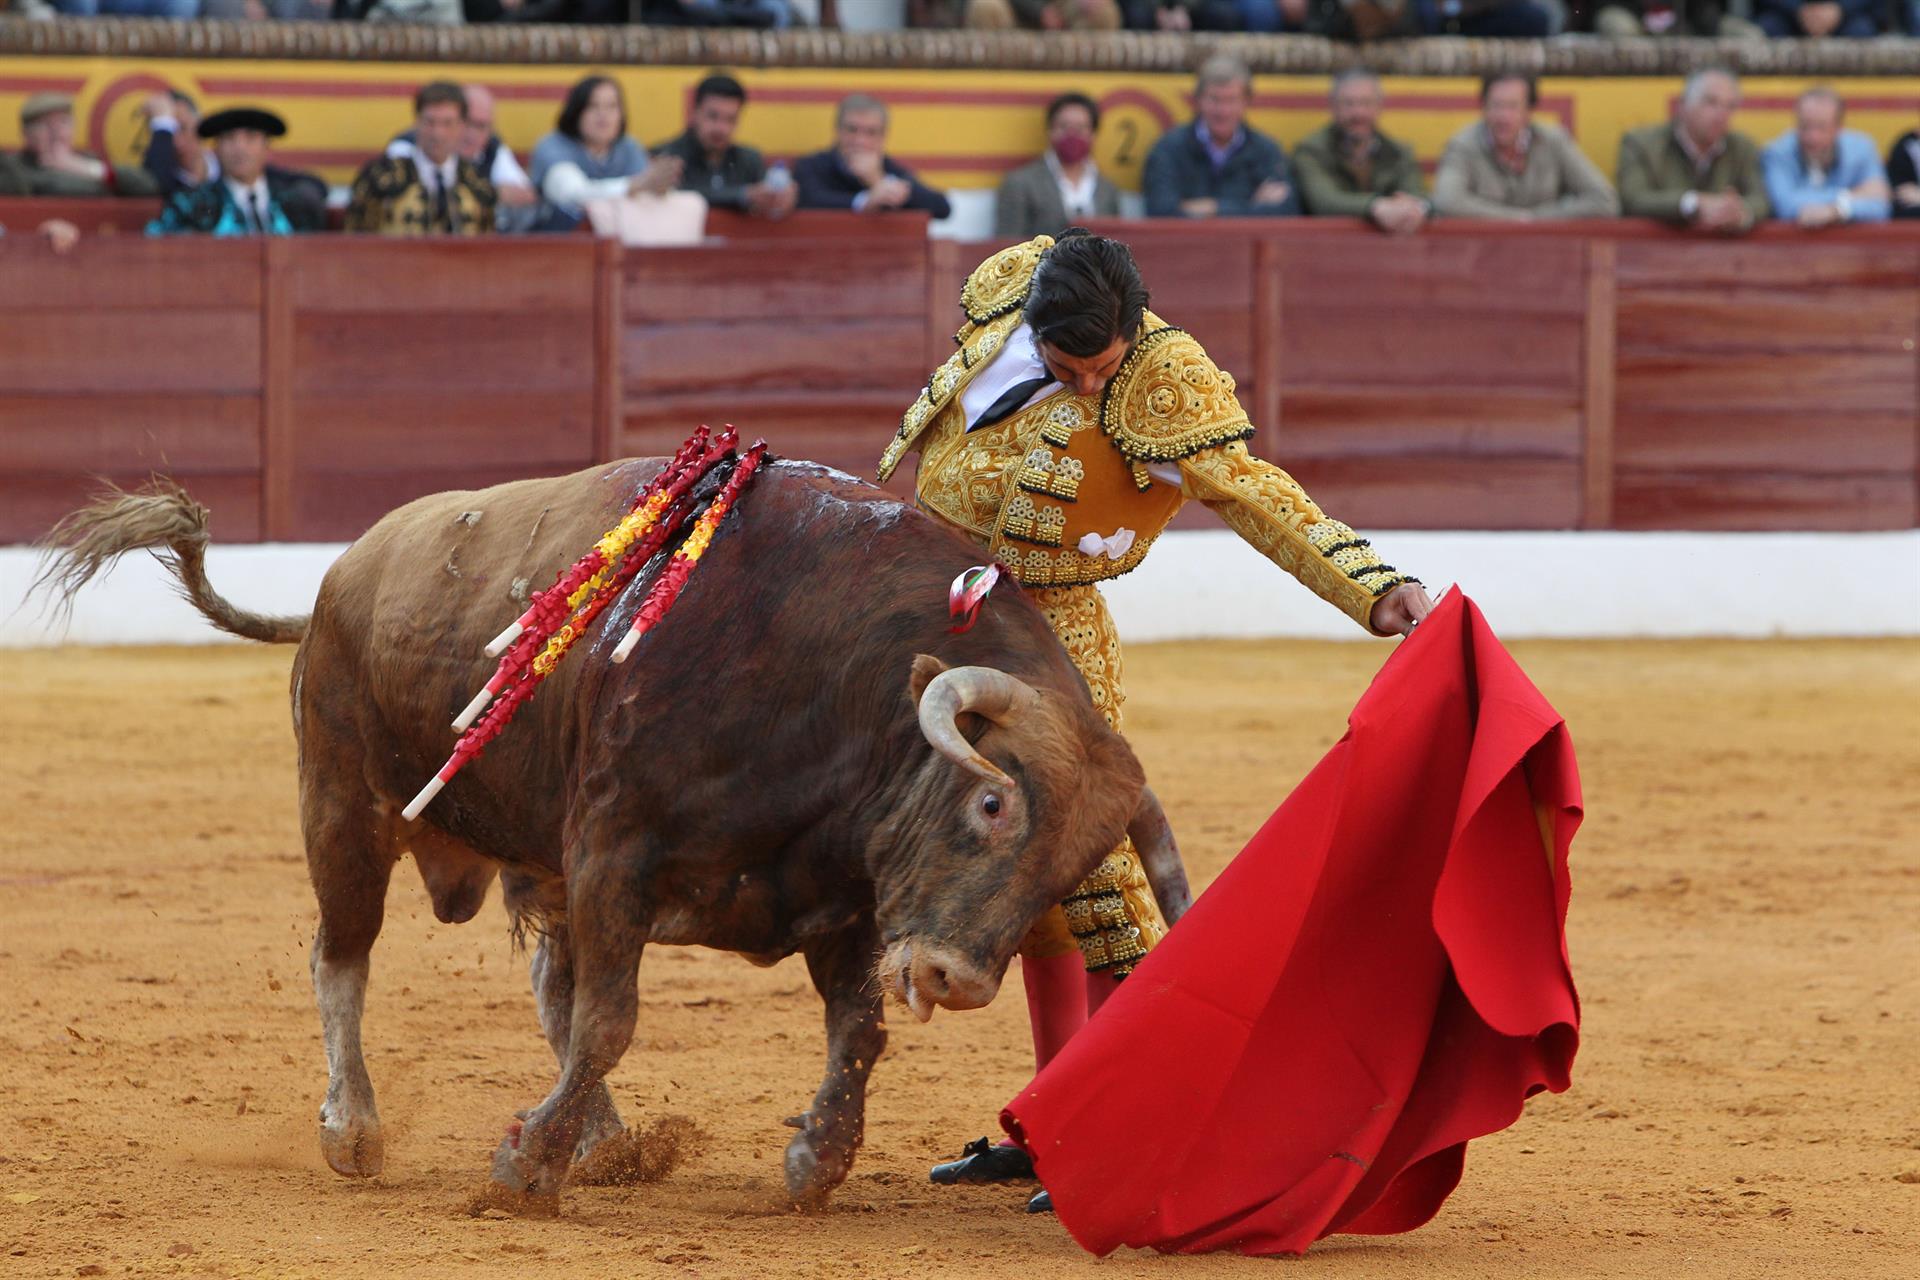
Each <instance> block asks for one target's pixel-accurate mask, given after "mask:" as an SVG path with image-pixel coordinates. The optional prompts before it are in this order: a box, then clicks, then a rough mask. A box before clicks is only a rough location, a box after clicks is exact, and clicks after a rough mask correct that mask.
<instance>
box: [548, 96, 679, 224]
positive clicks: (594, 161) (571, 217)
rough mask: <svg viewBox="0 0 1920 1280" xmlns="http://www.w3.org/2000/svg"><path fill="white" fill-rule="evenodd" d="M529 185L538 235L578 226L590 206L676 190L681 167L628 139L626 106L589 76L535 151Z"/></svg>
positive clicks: (622, 100)
mask: <svg viewBox="0 0 1920 1280" xmlns="http://www.w3.org/2000/svg"><path fill="white" fill-rule="evenodd" d="M533 185H534V187H535V189H537V190H538V191H539V192H540V199H541V210H540V218H539V221H537V222H536V223H535V224H534V230H536V231H568V230H571V229H572V228H574V227H577V226H579V225H580V220H581V218H582V217H584V216H585V212H586V206H587V202H588V201H590V200H619V199H623V198H625V197H626V196H629V195H638V194H640V193H642V192H645V193H649V194H652V195H664V194H665V193H666V192H669V191H672V190H673V189H674V188H675V187H677V186H679V185H680V161H679V160H678V159H677V158H675V157H672V156H662V157H661V158H660V159H659V160H657V161H655V162H653V163H651V164H649V163H648V162H647V151H646V148H645V147H642V146H641V145H640V144H639V143H637V142H635V141H634V140H633V138H632V137H631V136H630V135H629V134H628V133H627V100H626V97H625V95H623V94H622V93H621V92H620V86H619V85H618V84H615V83H614V82H613V81H612V80H611V79H609V78H608V77H606V76H588V77H586V78H585V79H584V80H582V81H580V82H579V83H578V84H576V85H574V86H573V88H571V89H569V90H567V100H566V102H565V103H564V104H563V105H562V106H561V108H560V120H559V122H558V123H557V124H556V125H555V126H554V131H553V132H552V133H550V134H548V135H547V136H546V137H544V138H542V139H540V141H539V143H538V144H537V145H536V146H535V147H534V148H533Z"/></svg>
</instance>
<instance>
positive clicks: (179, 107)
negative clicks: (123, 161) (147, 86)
mask: <svg viewBox="0 0 1920 1280" xmlns="http://www.w3.org/2000/svg"><path fill="white" fill-rule="evenodd" d="M140 115H141V118H142V119H143V120H145V121H146V125H147V145H146V148H145V149H144V150H143V151H142V152H141V156H140V167H141V168H143V169H145V170H146V171H147V175H148V176H149V177H151V178H152V179H153V180H154V182H155V183H156V184H158V185H159V188H160V195H161V198H162V199H166V200H171V199H173V197H174V196H176V195H178V194H180V193H181V192H182V191H191V190H193V188H195V187H197V186H199V185H200V184H201V183H203V182H205V181H207V179H209V178H217V177H219V176H220V162H219V161H218V160H216V159H215V158H214V155H213V152H212V150H211V149H209V148H207V147H203V146H201V145H200V135H199V133H198V132H196V130H197V129H198V128H199V125H200V108H199V105H198V104H197V103H195V102H194V100H193V99H192V98H190V97H188V96H187V95H186V94H184V93H181V92H180V91H179V90H178V89H170V90H168V91H167V92H165V93H156V94H153V95H151V96H150V97H148V98H147V100H146V101H145V102H143V103H142V104H141V105H140Z"/></svg>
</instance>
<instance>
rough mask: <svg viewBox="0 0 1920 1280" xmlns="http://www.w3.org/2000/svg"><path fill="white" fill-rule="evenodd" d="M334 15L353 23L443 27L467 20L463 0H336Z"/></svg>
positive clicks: (334, 1) (334, 2) (456, 24)
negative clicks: (462, 5)
mask: <svg viewBox="0 0 1920 1280" xmlns="http://www.w3.org/2000/svg"><path fill="white" fill-rule="evenodd" d="M333 16H334V18H335V19H338V20H343V21H350V22H420V23H430V24H433V25H436V26H443V27H445V26H458V25H459V24H460V23H462V22H464V21H465V20H466V15H465V13H464V12H463V11H462V9H461V6H460V0H333Z"/></svg>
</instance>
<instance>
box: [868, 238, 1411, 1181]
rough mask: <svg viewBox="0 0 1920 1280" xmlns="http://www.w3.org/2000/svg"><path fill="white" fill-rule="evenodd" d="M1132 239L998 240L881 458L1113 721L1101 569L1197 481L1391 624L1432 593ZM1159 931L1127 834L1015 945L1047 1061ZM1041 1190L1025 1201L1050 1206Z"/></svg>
mask: <svg viewBox="0 0 1920 1280" xmlns="http://www.w3.org/2000/svg"><path fill="white" fill-rule="evenodd" d="M1146 304H1147V290H1146V286H1145V284H1144V282H1143V281H1142V280H1141V278H1140V273H1139V269H1138V267H1137V266H1136V265H1135V264H1134V261H1133V255H1132V254H1131V252H1129V251H1128V249H1127V247H1126V246H1125V245H1123V244H1121V243H1119V242H1117V241H1114V240H1111V239H1107V238H1106V237H1103V236H1096V235H1092V234H1089V233H1088V232H1086V231H1084V230H1080V229H1078V228H1075V229H1072V230H1069V231H1067V232H1066V233H1064V234H1063V235H1062V236H1061V238H1060V239H1059V241H1057V242H1056V241H1055V240H1053V239H1052V238H1050V237H1048V236H1040V237H1037V238H1036V239H1033V240H1030V241H1028V242H1026V243H1025V244H1020V245H1015V246H1014V247H1012V248H1010V249H1006V250H1003V251H1002V252H1000V253H996V254H994V255H993V256H992V257H990V258H988V259H987V260H986V261H985V262H983V263H982V264H980V266H979V267H978V268H976V269H975V270H974V272H973V273H972V274H971V275H970V276H969V277H968V278H967V282H966V285H965V287H964V288H963V289H962V290H961V293H960V306H961V309H962V310H963V311H964V312H965V321H964V322H963V323H962V325H961V327H960V331H959V333H958V334H957V335H956V336H955V342H956V346H957V350H955V351H954V353H953V354H952V355H951V356H949V357H948V358H947V360H946V362H945V363H943V364H942V365H941V366H940V367H939V368H937V369H935V370H934V371H933V375H932V377H930V378H929V379H928V380H927V385H926V388H925V390H923V391H922V392H921V393H920V396H919V398H918V399H916V400H915V401H914V402H913V405H912V407H910V408H909V409H908V410H907V412H906V416H905V417H904V418H903V419H902V420H901V423H900V429H899V432H898V434H897V435H896V436H895V438H894V439H893V440H892V442H890V443H889V444H888V446H887V449H886V452H885V454H884V455H882V457H881V459H880V465H879V476H880V478H881V479H882V480H885V479H887V478H888V477H889V476H891V475H892V474H893V471H894V469H895V468H896V467H898V466H899V464H900V462H901V460H902V459H903V458H905V457H906V455H907V454H908V453H911V452H918V453H919V455H920V469H919V474H918V477H917V479H916V482H915V487H916V490H917V495H918V500H919V504H920V506H921V507H922V508H924V509H925V510H926V511H928V512H930V513H931V514H932V515H934V516H935V517H936V518H938V519H940V520H942V521H944V522H945V523H946V524H948V525H950V526H951V527H952V528H953V529H955V530H956V531H958V532H959V533H960V534H962V535H963V536H965V537H966V538H968V539H970V540H971V541H973V542H976V543H978V544H979V545H980V546H981V547H982V548H983V550H984V551H985V552H986V553H987V555H988V556H989V557H991V558H992V559H993V560H995V561H997V562H998V563H999V564H1000V565H1001V566H1003V567H1004V569H1005V570H1006V571H1007V572H1008V573H1010V574H1011V576H1012V577H1013V578H1014V579H1015V580H1016V581H1017V582H1018V583H1019V585H1020V588H1021V589H1022V590H1024V591H1026V592H1027V593H1028V594H1029V595H1030V596H1031V597H1032V598H1033V600H1034V601H1035V603H1037V604H1038V605H1039V606H1040V608H1041V610H1042V612H1044V613H1045V615H1046V617H1047V620H1048V622H1049V623H1051V624H1052V626H1053V630H1054V634H1055V635H1057V636H1059V638H1060V642H1061V644H1063V645H1064V646H1065V647H1066V650H1067V652H1068V654H1069V655H1071V657H1072V659H1073V662H1074V665H1075V666H1076V667H1078V668H1079V670H1080V674H1081V675H1082V676H1084V677H1085V678H1086V681H1087V688H1088V690H1089V691H1090V692H1091V693H1092V695H1093V701H1094V705H1095V706H1096V707H1098V708H1099V709H1100V711H1101V712H1102V713H1103V714H1104V715H1105V716H1106V718H1107V721H1108V722H1109V723H1110V724H1111V725H1112V726H1113V727H1114V729H1115V730H1119V729H1121V711H1122V707H1123V705H1124V703H1125V700H1126V692H1125V688H1124V686H1123V685H1122V683H1121V669H1120V642H1119V637H1118V635H1117V633H1116V632H1115V630H1114V625H1113V619H1112V618H1111V616H1110V615H1109V614H1108V612H1107V608H1106V604H1105V602H1104V601H1103V600H1102V599H1101V596H1100V592H1099V589H1098V587H1097V585H1096V584H1098V583H1100V582H1103V581H1105V580H1107V579H1109V578H1117V577H1119V576H1120V575H1121V574H1124V573H1126V572H1128V571H1129V570H1131V569H1133V568H1135V567H1136V566H1138V565H1139V564H1140V562H1141V561H1142V560H1144V559H1145V558H1146V556H1147V553H1148V552H1149V551H1150V550H1151V549H1152V547H1153V544H1154V541H1155V539H1157V538H1158V537H1159V536H1160V534H1161V532H1162V531H1163V530H1165V529H1166V527H1167V525H1168V523H1169V522H1170V521H1171V520H1172V519H1173V517H1174V514H1175V513H1176V512H1177V511H1179V509H1180V508H1181V506H1183V505H1184V504H1185V503H1187V502H1188V501H1198V502H1202V503H1205V504H1206V505H1207V507H1208V508H1209V509H1211V510H1212V511H1213V512H1214V513H1215V514H1217V515H1218V516H1219V517H1220V518H1221V519H1222V520H1223V521H1225V522H1226V524H1227V526H1228V527H1229V528H1231V529H1233V530H1234V532H1236V533H1238V534H1239V535H1240V536H1241V537H1242V538H1244V539H1245V540H1246V541H1247V542H1249V543H1251V544H1252V545H1253V546H1254V547H1255V548H1256V549H1257V550H1259V551H1260V552H1261V553H1262V554H1264V555H1265V556H1266V557H1267V558H1268V559H1270V560H1272V561H1273V562H1274V563H1275V564H1277V565H1279V566H1280V567H1281V568H1282V569H1285V570H1286V571H1287V572H1288V573H1290V574H1292V575H1293V576H1294V577H1295V578H1297V579H1299V580H1300V582H1301V583H1302V584H1304V585H1305V586H1306V587H1307V588H1308V589H1310V590H1311V591H1313V593H1314V594H1315V595H1318V596H1319V597H1320V598H1321V599H1323V600H1326V601H1327V602H1328V603H1330V604H1332V605H1333V606H1334V607H1335V608H1337V609H1339V610H1340V611H1341V612H1343V613H1345V614H1347V615H1348V616H1349V617H1351V618H1352V619H1353V620H1354V621H1355V622H1357V623H1359V624H1360V625H1361V626H1363V627H1366V628H1367V629H1368V630H1369V631H1371V632H1373V633H1374V634H1377V635H1390V634H1395V633H1404V632H1405V631H1407V630H1409V629H1411V627H1412V626H1413V625H1414V624H1415V623H1416V622H1418V620H1419V619H1420V618H1421V617H1422V616H1424V615H1425V614H1426V612H1427V610H1428V609H1429V608H1431V601H1430V600H1429V599H1428V597H1427V594H1426V592H1425V590H1424V589H1423V588H1422V587H1421V586H1420V584H1419V582H1418V580H1417V579H1414V578H1411V577H1409V576H1408V575H1406V574H1404V573H1401V572H1400V571H1399V570H1397V569H1395V568H1394V567H1393V566H1392V565H1389V564H1385V563H1383V562H1382V560H1381V558H1380V556H1379V555H1378V554H1376V553H1375V551H1374V549H1373V547H1372V546H1371V545H1370V544H1369V543H1368V541H1367V540H1366V539H1365V538H1362V537H1360V536H1358V535H1357V534H1355V533H1354V531H1353V530H1352V529H1351V528H1349V527H1348V526H1347V525H1345V524H1342V523H1341V522H1340V521H1338V520H1335V519H1333V518H1332V517H1330V516H1328V515H1326V514H1324V513H1323V512H1322V511H1321V510H1320V508H1319V507H1317V506H1315V505H1314V503H1313V500H1312V499H1311V498H1309V497H1308V496H1307V494H1306V492H1305V491H1304V490H1303V489H1301V487H1300V486H1299V485H1298V484H1297V483H1295V481H1294V480H1293V478H1292V477H1291V476H1289V475H1288V474H1287V473H1286V472H1285V471H1282V470H1281V469H1280V468H1278V467H1276V466H1274V465H1272V464H1271V463H1268V462H1265V461H1262V460H1261V459H1260V458H1257V457H1255V456H1254V455H1253V454H1251V453H1250V452H1248V450H1247V445H1246V441H1247V440H1248V438H1250V437H1251V436H1252V435H1253V433H1254V427H1253V424H1252V422H1250V421H1249V420H1248V418H1247V414H1246V411H1245V410H1244V409H1242V408H1241V406H1240V402H1239V401H1238V400H1237V399H1236V398H1235V397H1234V382H1233V378H1232V376H1231V375H1230V374H1228V373H1227V372H1226V371H1225V370H1223V369H1221V368H1219V367H1217V366H1216V365H1215V364H1214V363H1213V361H1212V360H1210V359H1208V358H1207V353H1206V352H1205V351H1204V350H1202V349H1201V346H1200V344H1199V342H1197V341H1196V340H1195V339H1194V338H1193V337H1192V336H1191V335H1189V334H1188V333H1186V332H1185V331H1184V330H1181V329H1178V328H1175V327H1174V326H1172V325H1170V324H1168V323H1167V322H1166V321H1164V320H1162V319H1161V318H1160V317H1158V316H1156V315H1155V314H1153V312H1151V311H1149V310H1147V306H1146ZM1166 932H1167V923H1166V921H1165V919H1164V917H1163V915H1162V913H1161V910H1160V907H1159V905H1158V903H1157V902H1156V901H1155V897H1154V893H1153V890H1152V887H1151V886H1150V885H1149V883H1148V881H1147V877H1146V874H1145V872H1144V870H1143V869H1142V867H1141V865H1140V860H1139V857H1138V856H1137V855H1136V853H1135V851H1134V848H1133V846H1132V843H1131V841H1130V840H1129V841H1123V842H1122V843H1121V845H1120V846H1119V847H1118V848H1116V849H1115V850H1113V852H1112V853H1110V854H1109V855H1107V857H1106V858H1105V859H1104V860H1103V861H1102V862H1101V863H1100V865H1099V866H1098V867H1097V868H1095V870H1094V871H1093V873H1092V874H1091V875H1090V876H1089V877H1088V878H1087V879H1086V880H1085V881H1084V882H1083V883H1082V884H1081V885H1080V886H1079V887H1078V888H1077V889H1076V890H1075V891H1074V892H1073V893H1072V894H1071V895H1070V896H1069V897H1068V898H1067V900H1066V901H1065V902H1064V903H1063V904H1061V906H1060V907H1058V908H1056V909H1054V910H1053V911H1051V912H1049V913H1048V915H1047V917H1045V918H1044V919H1043V920H1042V921H1041V922H1040V923H1039V924H1038V925H1036V926H1035V928H1034V930H1033V931H1032V932H1031V933H1030V934H1029V935H1028V937H1027V939H1026V940H1025V942H1024V943H1023V945H1022V947H1021V952H1020V954H1021V971H1022V975H1023V977H1024V979H1025V983H1026V990H1027V1005H1028V1012H1029V1016H1030V1018H1031V1021H1032V1028H1033V1038H1034V1056H1035V1059H1036V1065H1037V1066H1039V1067H1044V1066H1045V1065H1046V1063H1047V1062H1048V1061H1049V1060H1051V1058H1052V1057H1053V1055H1054V1054H1055V1053H1057V1052H1058V1051H1059V1049H1060V1047H1061V1046H1062V1045H1064V1044H1065V1042H1066V1040H1067V1039H1068V1038H1069V1037H1071V1036H1072V1034H1073V1033H1074V1031H1076V1030H1077V1029H1078V1028H1079V1027H1080V1026H1081V1025H1082V1024H1083V1023H1084V1022H1085V1021H1086V1018H1087V1017H1088V1016H1089V1015H1090V1014H1091V1013H1092V1012H1093V1011H1095V1010H1097V1009H1098V1008H1099V1006H1100V1004H1101V1002H1102V1001H1103V1000H1104V999H1105V997H1106V995H1107V994H1108V993H1110V992H1111V991H1112V990H1113V989H1114V983H1115V981H1116V980H1117V979H1119V978H1121V977H1124V976H1125V975H1126V974H1127V973H1128V972H1130V971H1131V969H1132V968H1133V966H1134V965H1135V964H1136V963H1137V962H1138V961H1139V960H1140V959H1141V957H1143V956H1145V955H1146V954H1147V952H1148V951H1150V950H1151V949H1152V948H1153V946H1154V944H1155V943H1157V942H1158V941H1159V940H1160V939H1161V938H1162V937H1164V936H1165V934H1166ZM1032 1173H1033V1171H1032V1164H1031V1162H1030V1161H1029V1159H1028V1157H1027V1155H1026V1153H1025V1152H1023V1151H1021V1150H1019V1149H1018V1148H1017V1147H1013V1146H1011V1145H1006V1144H1001V1145H998V1146H994V1145H990V1144H989V1143H988V1141H987V1139H985V1138H982V1139H980V1140H979V1141H978V1142H974V1143H969V1144H968V1146H967V1149H966V1153H965V1154H964V1155H963V1156H962V1157H961V1158H960V1159H958V1160H954V1161H951V1162H949V1163H946V1164H941V1165H936V1166H935V1167H934V1169H933V1174H932V1176H933V1180H934V1181H935V1182H962V1181H969V1182H980V1181H999V1180H1003V1179H1014V1178H1030V1177H1032ZM1049 1203H1050V1202H1047V1201H1046V1193H1045V1192H1041V1193H1040V1194H1039V1195H1037V1196H1035V1197H1034V1203H1033V1206H1032V1207H1034V1208H1036V1209H1043V1208H1046V1207H1048V1206H1049Z"/></svg>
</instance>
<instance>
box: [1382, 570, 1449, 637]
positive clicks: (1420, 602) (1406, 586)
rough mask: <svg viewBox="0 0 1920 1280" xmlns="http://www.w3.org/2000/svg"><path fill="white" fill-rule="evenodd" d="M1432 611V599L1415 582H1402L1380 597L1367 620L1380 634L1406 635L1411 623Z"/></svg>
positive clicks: (1411, 629) (1410, 631)
mask: <svg viewBox="0 0 1920 1280" xmlns="http://www.w3.org/2000/svg"><path fill="white" fill-rule="evenodd" d="M1432 612H1433V600H1432V599H1431V598H1430V597H1429V596H1428V595H1427V589H1426V588H1425V587H1423V586H1421V585H1420V584H1419V583H1417V582H1403V583H1401V584H1400V585H1399V586H1397V587H1395V588H1394V589H1393V590H1391V591H1389V592H1387V594H1385V595H1384V596H1381V597H1380V602H1379V603H1378V604H1376V605H1374V606H1373V612H1372V613H1371V614H1369V615H1368V616H1367V621H1368V622H1370V623H1371V624H1372V625H1373V629H1374V630H1375V631H1378V632H1380V633H1381V634H1382V635H1402V636H1404V635H1408V634H1411V633H1412V631H1413V624H1414V623H1416V622H1418V621H1420V619H1422V618H1424V617H1426V616H1427V615H1428V614H1429V613H1432Z"/></svg>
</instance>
